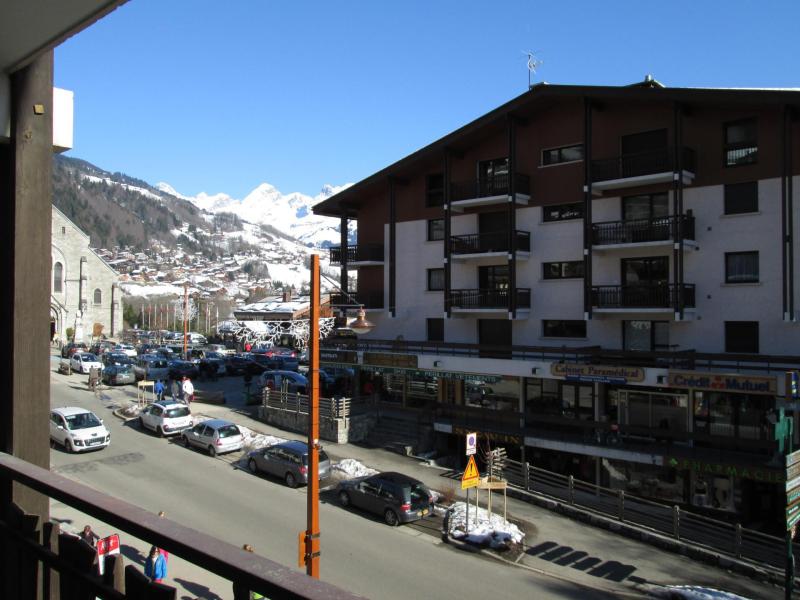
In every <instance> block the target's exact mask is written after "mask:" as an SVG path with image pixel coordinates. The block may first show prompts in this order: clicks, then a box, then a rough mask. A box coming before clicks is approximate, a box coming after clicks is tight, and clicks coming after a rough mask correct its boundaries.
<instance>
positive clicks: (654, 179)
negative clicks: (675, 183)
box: [592, 171, 694, 196]
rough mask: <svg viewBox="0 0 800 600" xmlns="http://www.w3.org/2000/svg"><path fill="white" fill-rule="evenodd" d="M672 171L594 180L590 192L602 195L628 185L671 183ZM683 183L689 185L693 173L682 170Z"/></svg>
mask: <svg viewBox="0 0 800 600" xmlns="http://www.w3.org/2000/svg"><path fill="white" fill-rule="evenodd" d="M672 176H673V173H672V171H664V172H662V173H652V174H650V175H638V176H636V177H623V178H621V179H607V180H605V181H595V182H593V183H592V194H593V195H595V196H602V195H603V192H604V191H606V190H617V189H623V188H630V187H641V186H645V185H655V184H658V183H671V182H672ZM682 177H683V184H684V185H691V184H692V182H693V181H694V173H692V172H691V171H683V175H682Z"/></svg>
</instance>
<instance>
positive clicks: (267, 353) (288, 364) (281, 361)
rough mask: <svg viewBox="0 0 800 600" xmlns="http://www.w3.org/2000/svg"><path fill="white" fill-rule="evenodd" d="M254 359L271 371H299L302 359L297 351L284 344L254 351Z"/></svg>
mask: <svg viewBox="0 0 800 600" xmlns="http://www.w3.org/2000/svg"><path fill="white" fill-rule="evenodd" d="M252 355H253V360H254V361H256V362H257V363H258V364H260V365H263V366H264V367H265V368H267V369H269V370H271V371H297V370H298V368H299V366H300V359H299V358H298V356H297V351H296V350H294V349H293V348H287V347H284V346H273V347H272V348H265V349H263V350H257V351H253V352H252Z"/></svg>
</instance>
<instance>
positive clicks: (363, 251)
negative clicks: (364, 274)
mask: <svg viewBox="0 0 800 600" xmlns="http://www.w3.org/2000/svg"><path fill="white" fill-rule="evenodd" d="M328 250H329V251H330V262H331V264H332V265H340V264H342V262H343V258H344V256H343V254H344V253H343V252H342V247H341V246H331V247H330V248H328ZM346 250H347V263H348V264H351V263H357V262H383V245H382V244H357V245H355V246H347V247H346Z"/></svg>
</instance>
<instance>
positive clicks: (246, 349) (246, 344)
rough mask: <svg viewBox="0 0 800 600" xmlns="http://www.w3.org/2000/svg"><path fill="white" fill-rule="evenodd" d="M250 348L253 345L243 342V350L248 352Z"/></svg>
mask: <svg viewBox="0 0 800 600" xmlns="http://www.w3.org/2000/svg"><path fill="white" fill-rule="evenodd" d="M252 349H253V345H252V344H251V343H250V342H245V344H244V351H245V352H250V350H252Z"/></svg>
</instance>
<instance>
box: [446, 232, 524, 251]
mask: <svg viewBox="0 0 800 600" xmlns="http://www.w3.org/2000/svg"><path fill="white" fill-rule="evenodd" d="M514 243H515V244H516V249H517V251H518V252H530V251H531V234H530V232H529V231H519V230H517V231H515V232H514ZM508 250H509V247H508V232H506V231H493V232H490V233H471V234H469V235H454V236H452V237H451V238H450V253H451V254H484V253H488V252H508Z"/></svg>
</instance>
